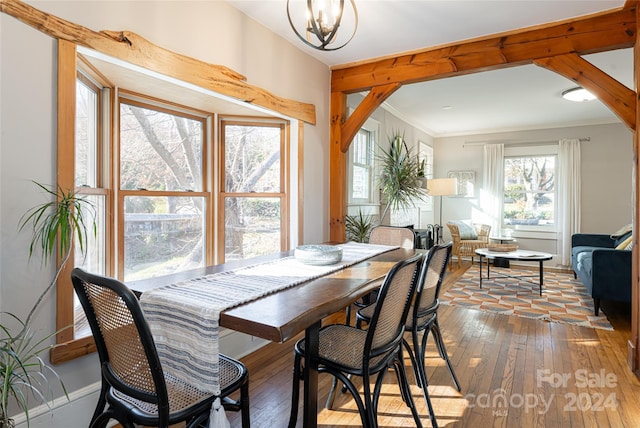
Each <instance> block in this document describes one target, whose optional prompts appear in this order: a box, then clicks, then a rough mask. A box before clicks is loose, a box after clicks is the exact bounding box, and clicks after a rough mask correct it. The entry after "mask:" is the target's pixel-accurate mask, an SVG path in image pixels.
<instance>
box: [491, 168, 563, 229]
mask: <svg viewBox="0 0 640 428" xmlns="http://www.w3.org/2000/svg"><path fill="white" fill-rule="evenodd" d="M555 165H556V157H555V156H526V157H508V158H505V160H504V198H503V204H504V205H503V212H504V221H503V223H504V225H505V226H507V227H508V226H531V227H541V226H553V225H554V224H555V195H556V189H555V175H556V170H555Z"/></svg>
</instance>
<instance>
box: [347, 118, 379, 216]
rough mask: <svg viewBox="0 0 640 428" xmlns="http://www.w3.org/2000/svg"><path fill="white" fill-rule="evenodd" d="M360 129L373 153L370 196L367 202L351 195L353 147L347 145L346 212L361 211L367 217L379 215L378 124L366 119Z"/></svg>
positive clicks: (373, 120)
mask: <svg viewBox="0 0 640 428" xmlns="http://www.w3.org/2000/svg"><path fill="white" fill-rule="evenodd" d="M361 129H363V130H365V131H367V132H369V135H370V137H371V150H372V151H373V153H372V154H371V158H372V159H371V160H372V162H373V164H372V168H371V174H370V177H369V180H370V184H369V185H370V188H371V195H370V197H369V199H368V200H364V199H354V198H353V197H352V195H353V185H354V183H353V157H354V153H353V152H354V145H353V144H351V145H349V150H347V171H346V173H347V177H346V179H347V189H346V191H347V210H348V212H350V213H352V214H357V212H353V211H354V210H357V209H361V210H362V212H363V214H367V215H372V214H375V215H379V209H380V192H378V191H377V189H378V182H377V178H376V177H378V174H379V172H380V166H379V162H378V157H379V155H380V123H379V122H378V121H377V120H375V119H371V118H369V119H367V120H366V121H365V123H364V125H362V127H361Z"/></svg>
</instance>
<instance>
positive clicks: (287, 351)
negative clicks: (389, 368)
mask: <svg viewBox="0 0 640 428" xmlns="http://www.w3.org/2000/svg"><path fill="white" fill-rule="evenodd" d="M454 266H455V264H454ZM468 266H469V264H468V263H467V264H466V265H463V268H462V269H461V270H454V271H453V272H449V273H448V274H447V277H446V280H445V284H444V287H445V289H446V288H447V287H449V286H451V284H453V283H455V281H456V279H457V278H458V277H459V276H460V275H461V274H462V273H463V272H464V270H465V269H466V268H467V267H468ZM603 310H604V312H605V313H607V314H608V315H609V319H610V321H611V323H612V324H613V326H614V329H615V330H614V331H606V330H596V329H591V328H586V327H578V326H570V325H566V324H558V323H549V322H543V321H537V320H530V319H525V318H519V317H513V316H507V315H501V314H492V313H485V312H477V311H473V310H467V309H464V308H460V307H453V306H442V307H441V308H440V312H439V319H440V325H441V328H442V331H443V335H444V339H445V343H446V346H447V350H448V353H449V355H450V358H451V361H452V363H453V366H454V368H455V370H456V374H457V375H458V378H459V380H460V383H461V386H462V392H458V391H456V390H455V388H454V387H453V383H452V380H451V377H450V375H449V372H448V371H447V369H446V367H445V365H444V362H443V360H442V359H440V357H439V356H438V354H437V352H436V350H435V346H433V341H432V340H431V338H430V342H429V343H430V345H428V354H427V358H426V366H427V371H428V375H429V382H430V384H429V394H430V396H431V399H432V402H433V406H434V409H435V413H436V418H437V420H438V425H439V426H441V427H445V426H447V427H469V426H475V427H483V428H484V427H563V428H565V427H636V426H639V424H640V404H639V403H640V382H639V380H638V378H637V377H636V376H635V375H634V374H633V373H631V371H630V370H629V369H628V368H627V363H626V355H627V354H626V353H627V340H628V338H629V336H630V309H629V307H628V305H613V304H609V305H606V306H603ZM614 314H615V316H614ZM342 319H343V314H342V313H339V314H335V315H334V316H332V317H330V319H329V320H328V322H341V320H342ZM292 346H293V341H291V342H289V343H285V344H270V345H268V346H266V347H264V348H262V349H260V350H259V351H257V352H255V353H253V354H251V355H249V356H247V357H245V358H244V359H243V361H244V363H245V364H246V365H247V366H248V368H249V373H250V390H251V392H250V397H251V424H252V427H254V428H263V427H264V428H267V427H268V428H280V427H286V426H287V421H288V416H289V407H290V401H291V399H290V397H291V395H290V394H291V382H292V379H291V377H292V360H293V351H292ZM409 363H410V362H409V360H408V358H407V365H408V366H409ZM408 369H409V370H411V369H410V367H409V368H408ZM409 376H410V381H411V382H412V386H411V388H412V392H413V396H414V399H415V401H416V403H417V406H418V410H419V412H420V415H421V418H422V423H423V425H424V426H425V427H428V426H431V425H430V423H429V416H428V412H427V410H426V404H425V401H424V399H423V398H422V392H421V390H420V389H419V388H418V387H417V386H416V385H415V379H414V378H413V376H412V374H410V375H409ZM330 383H331V378H330V377H329V376H328V375H324V374H321V375H320V390H319V396H320V403H321V404H319V408H322V410H321V411H320V413H319V414H318V425H319V426H321V427H324V428H329V427H357V426H361V423H360V418H359V416H358V413H357V409H356V407H355V406H354V405H353V400H352V399H351V398H350V395H349V394H348V393H346V394H342V393H338V396H337V397H336V400H335V403H334V407H333V410H326V409H324V402H325V400H326V397H327V394H328V391H329V387H330ZM228 415H229V419H230V421H231V426H232V427H239V426H240V418H239V414H233V413H230V412H229V413H228ZM378 421H379V425H380V426H381V427H405V426H406V427H410V426H415V423H414V421H413V419H412V417H411V413H410V412H409V409H408V408H407V407H406V406H405V405H404V403H403V402H402V399H401V398H400V391H399V389H398V387H397V385H396V377H395V375H394V374H393V372H390V373H389V375H388V376H387V377H386V379H385V385H384V387H383V393H382V397H381V399H380V404H379V408H378ZM298 426H302V424H301V423H298Z"/></svg>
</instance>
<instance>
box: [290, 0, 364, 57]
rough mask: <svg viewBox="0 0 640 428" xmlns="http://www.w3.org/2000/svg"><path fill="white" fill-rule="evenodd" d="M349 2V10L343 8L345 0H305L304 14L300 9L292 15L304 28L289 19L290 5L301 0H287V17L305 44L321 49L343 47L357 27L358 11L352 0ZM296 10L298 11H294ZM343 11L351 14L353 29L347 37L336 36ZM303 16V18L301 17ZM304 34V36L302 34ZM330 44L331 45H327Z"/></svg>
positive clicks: (299, 2) (351, 37)
mask: <svg viewBox="0 0 640 428" xmlns="http://www.w3.org/2000/svg"><path fill="white" fill-rule="evenodd" d="M348 2H349V3H351V10H350V11H349V10H345V7H344V3H345V0H306V8H305V11H304V13H305V16H304V17H303V16H302V14H303V11H302V10H295V11H294V16H296V17H298V18H299V22H300V23H304V24H305V25H304V29H303V28H299V27H301V25H300V24H298V28H297V27H296V25H294V23H293V20H292V19H291V5H292V4H297V5H299V4H302V3H303V2H301V1H293V2H292V1H291V0H287V18H289V25H291V28H292V29H293V31H294V33H296V35H297V36H298V37H299V38H300V40H302V41H303V42H304V43H305V44H306V45H308V46H311V47H312V48H314V49H318V50H321V51H335V50H337V49H340V48H342V47H344V46H345V45H346V44H347V43H349V42H350V41H351V39H353V36H354V35H355V34H356V29H357V28H358V11H357V9H356V4H355V1H354V0H348ZM296 12H298V13H296ZM345 12H346V13H347V14H348V15H350V16H351V20H352V21H353V31H352V32H351V35H350V36H349V37H341V38H339V37H338V28H340V25H341V24H342V19H343V18H344V15H345ZM302 18H304V20H303V19H302ZM303 33H304V34H305V35H304V36H303V35H302V34H303ZM329 45H331V46H329Z"/></svg>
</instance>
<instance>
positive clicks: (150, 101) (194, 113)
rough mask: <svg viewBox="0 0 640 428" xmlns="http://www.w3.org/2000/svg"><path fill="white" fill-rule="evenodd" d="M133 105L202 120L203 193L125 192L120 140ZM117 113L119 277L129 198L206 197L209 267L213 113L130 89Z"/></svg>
mask: <svg viewBox="0 0 640 428" xmlns="http://www.w3.org/2000/svg"><path fill="white" fill-rule="evenodd" d="M123 102H124V103H125V104H128V105H133V106H135V107H141V108H146V109H150V110H155V111H158V112H161V113H166V114H173V115H177V116H181V117H186V118H188V119H191V120H196V121H200V122H201V123H202V126H203V128H202V165H201V168H202V171H201V177H200V180H201V182H202V189H201V190H200V191H191V190H183V191H178V190H163V191H161V190H146V189H144V190H141V189H136V190H132V189H122V188H121V175H120V171H121V168H120V167H121V160H122V159H121V156H120V153H121V150H120V147H121V141H120V106H121V104H122V103H123ZM114 111H116V112H117V115H118V132H117V135H116V137H115V141H114V143H113V145H114V155H113V158H114V159H117V162H116V165H117V166H116V167H115V168H114V188H115V189H117V190H116V194H117V204H118V209H117V216H118V224H119V225H121V227H118V232H117V237H116V242H117V248H116V255H117V267H118V268H117V270H118V278H120V279H123V278H124V276H125V248H124V245H125V212H124V207H125V199H126V198H127V197H131V196H140V197H165V196H167V197H193V196H196V197H202V198H204V203H203V206H204V210H205V212H204V221H203V224H204V225H205V230H204V248H205V254H204V264H205V266H208V265H209V264H211V262H212V260H213V259H214V256H213V254H211V251H210V250H209V248H210V247H211V237H212V235H213V233H212V231H211V230H210V229H211V228H210V227H206V226H208V225H212V224H213V223H212V214H211V213H212V212H213V210H212V202H211V200H212V199H213V197H212V193H213V191H212V189H211V186H210V183H209V181H208V180H207V177H208V176H209V169H210V165H211V162H210V161H209V160H208V158H209V154H208V153H209V148H208V146H209V143H208V141H209V129H208V128H209V125H208V123H209V120H208V119H209V118H210V116H211V113H207V112H201V111H198V110H196V109H191V108H188V107H186V106H178V105H176V104H171V103H169V102H166V101H162V100H157V99H155V98H152V97H148V96H145V95H141V94H137V93H135V92H132V91H128V90H122V89H121V90H119V91H118V96H117V100H116V102H115V106H114Z"/></svg>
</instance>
